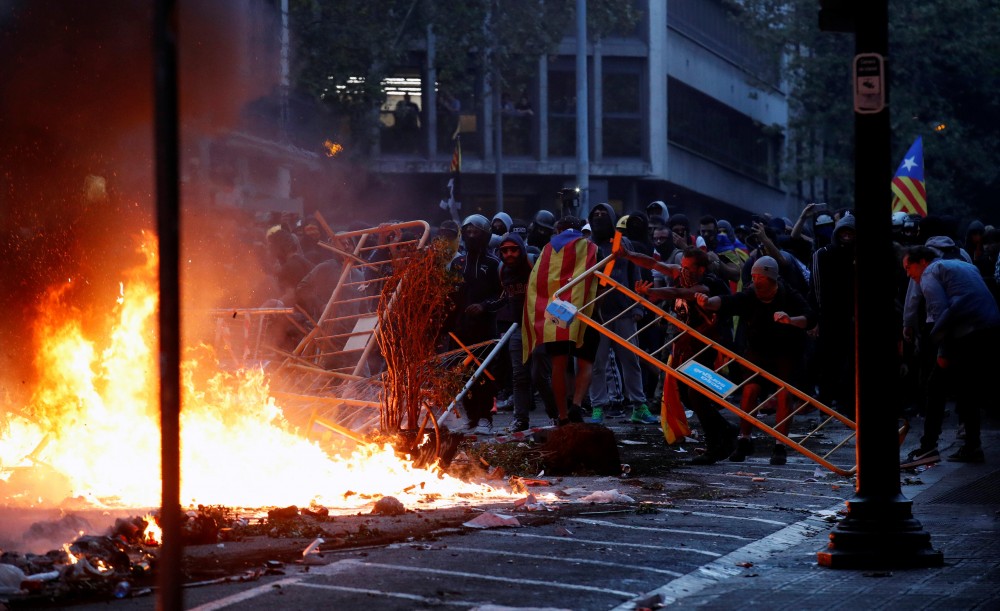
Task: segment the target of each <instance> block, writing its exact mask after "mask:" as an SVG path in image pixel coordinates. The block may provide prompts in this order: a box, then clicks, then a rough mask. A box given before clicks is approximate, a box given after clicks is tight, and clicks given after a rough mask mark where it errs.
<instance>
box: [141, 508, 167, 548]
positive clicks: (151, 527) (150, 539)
mask: <svg viewBox="0 0 1000 611" xmlns="http://www.w3.org/2000/svg"><path fill="white" fill-rule="evenodd" d="M142 521H143V522H145V523H146V532H145V533H144V535H145V536H144V537H143V538H144V539H145V541H144V543H145V544H146V545H159V544H161V543H163V529H162V528H160V525H159V524H157V523H156V518H155V517H153V514H151V513H147V514H146V517H144V518H143V519H142Z"/></svg>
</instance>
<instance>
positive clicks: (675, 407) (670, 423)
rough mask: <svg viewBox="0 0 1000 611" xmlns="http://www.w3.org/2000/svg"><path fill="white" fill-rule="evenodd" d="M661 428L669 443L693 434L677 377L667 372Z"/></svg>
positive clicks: (661, 406) (664, 382)
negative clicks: (682, 401)
mask: <svg viewBox="0 0 1000 611" xmlns="http://www.w3.org/2000/svg"><path fill="white" fill-rule="evenodd" d="M660 428H661V429H662V430H663V438H664V439H665V440H666V442H667V445H673V444H674V443H676V442H678V441H684V438H685V437H687V436H688V435H690V434H691V427H690V426H689V425H688V421H687V414H685V413H684V404H683V403H681V393H680V389H679V387H678V386H677V379H676V378H674V376H672V375H669V374H667V376H666V379H665V380H664V381H663V400H662V401H660Z"/></svg>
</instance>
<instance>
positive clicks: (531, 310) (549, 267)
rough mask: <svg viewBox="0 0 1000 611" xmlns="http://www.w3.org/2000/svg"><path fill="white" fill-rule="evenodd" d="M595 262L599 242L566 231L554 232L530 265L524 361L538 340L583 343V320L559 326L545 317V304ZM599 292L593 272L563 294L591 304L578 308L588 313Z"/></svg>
mask: <svg viewBox="0 0 1000 611" xmlns="http://www.w3.org/2000/svg"><path fill="white" fill-rule="evenodd" d="M596 264H597V245H595V244H594V243H593V242H591V241H590V240H588V239H587V238H585V237H583V234H582V233H580V232H579V231H573V232H569V231H565V232H563V233H560V234H557V235H554V236H552V240H551V241H550V242H549V243H548V244H546V245H545V248H543V249H542V252H541V254H540V255H538V260H537V261H535V266H534V267H533V268H531V277H530V278H528V288H527V292H526V295H525V299H524V313H523V315H522V323H523V324H522V325H521V333H522V338H523V342H522V344H523V353H522V357H523V358H524V360H525V361H527V360H528V356H529V355H530V354H531V351H532V350H533V349H534V348H535V347H536V346H538V345H539V344H544V343H547V342H556V341H572V342H575V343H576V345H577V346H581V345H583V332H584V331H585V330H586V325H585V324H584V323H582V322H580V320H579V319H577V318H574V319H573V321H572V322H571V323H570V325H569V326H568V327H567V328H562V327H559V326H557V325H556V324H555V323H554V322H551V321H548V320H546V319H545V308H546V307H547V306H548V305H549V301H551V299H552V295H553V294H554V293H555V292H556V291H557V290H559V289H560V288H561V287H562V286H563V285H565V284H567V283H569V281H570V280H571V279H573V278H576V277H577V276H579V275H580V274H582V273H583V272H585V271H587V270H588V269H590V268H591V267H593V266H594V265H596ZM596 296H597V282H595V281H594V276H593V275H591V276H589V277H588V278H587V279H586V280H584V281H583V282H581V283H580V284H577V285H575V286H574V287H573V288H572V289H570V290H569V291H568V292H567V293H563V294H561V295H560V298H561V299H562V300H563V301H568V302H570V303H572V304H573V305H575V306H577V307H578V308H579V307H581V306H583V305H584V304H590V305H588V306H587V307H586V308H584V309H582V310H580V311H579V313H581V314H584V315H585V316H590V314H591V312H592V311H593V309H594V305H593V303H591V302H592V301H593V300H594V298H595V297H596Z"/></svg>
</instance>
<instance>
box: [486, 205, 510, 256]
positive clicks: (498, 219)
mask: <svg viewBox="0 0 1000 611" xmlns="http://www.w3.org/2000/svg"><path fill="white" fill-rule="evenodd" d="M513 226H514V220H513V219H512V218H510V215H509V214H507V213H506V212H497V213H496V214H494V215H493V220H492V221H491V222H490V254H492V255H493V256H494V257H496V258H497V259H499V258H500V256H499V253H498V252H497V249H498V248H500V239H501V238H502V237H503V236H504V234H506V233H507V232H508V231H510V230H511V228H512V227H513Z"/></svg>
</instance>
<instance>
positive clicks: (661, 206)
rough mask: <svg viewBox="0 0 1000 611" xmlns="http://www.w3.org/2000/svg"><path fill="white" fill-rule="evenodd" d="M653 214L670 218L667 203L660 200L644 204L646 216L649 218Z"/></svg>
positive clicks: (665, 218)
mask: <svg viewBox="0 0 1000 611" xmlns="http://www.w3.org/2000/svg"><path fill="white" fill-rule="evenodd" d="M653 216H658V217H660V218H661V219H663V220H667V219H668V218H670V210H668V209H667V205H666V204H665V203H663V201H662V200H656V201H655V202H649V204H647V205H646V217H647V218H651V217H653Z"/></svg>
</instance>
